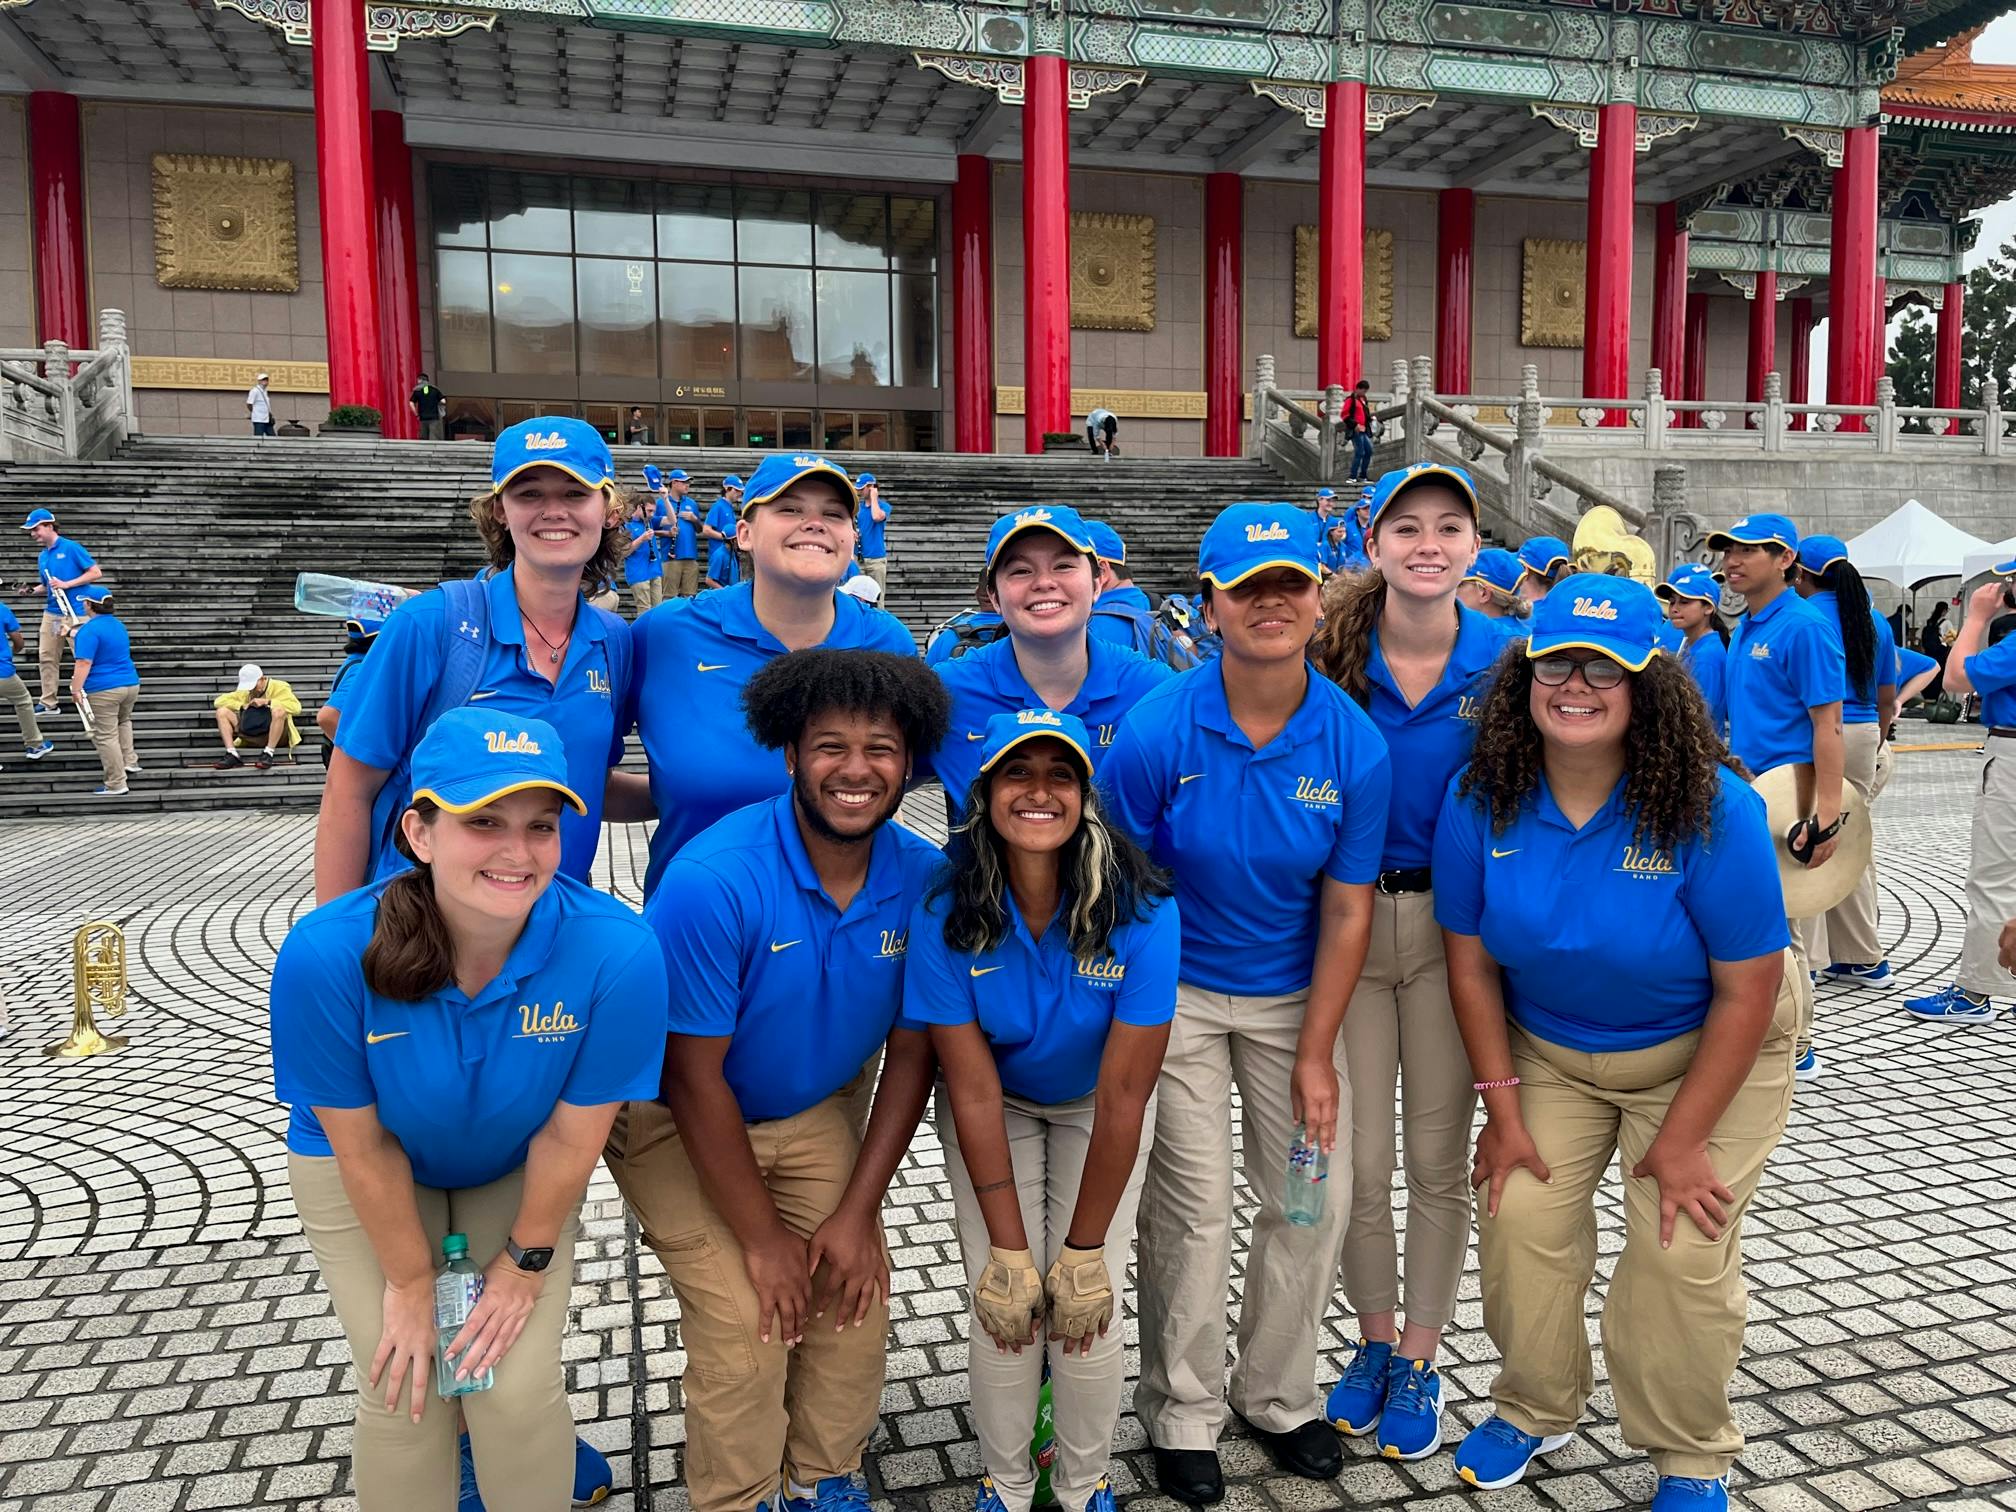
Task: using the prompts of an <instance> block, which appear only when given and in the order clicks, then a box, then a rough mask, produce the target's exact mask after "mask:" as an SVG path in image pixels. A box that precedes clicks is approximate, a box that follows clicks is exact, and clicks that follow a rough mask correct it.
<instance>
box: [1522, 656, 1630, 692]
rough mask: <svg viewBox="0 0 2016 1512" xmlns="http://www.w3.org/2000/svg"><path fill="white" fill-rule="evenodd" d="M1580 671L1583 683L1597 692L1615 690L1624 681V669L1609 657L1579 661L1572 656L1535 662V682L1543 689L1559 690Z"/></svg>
mask: <svg viewBox="0 0 2016 1512" xmlns="http://www.w3.org/2000/svg"><path fill="white" fill-rule="evenodd" d="M1577 671H1580V672H1581V674H1582V681H1583V682H1585V683H1587V684H1588V685H1589V686H1590V687H1592V688H1594V689H1596V690H1597V691H1599V692H1600V691H1602V690H1603V689H1605V688H1614V687H1616V686H1617V684H1619V683H1621V682H1622V681H1624V669H1623V667H1621V666H1619V665H1618V664H1617V663H1616V662H1614V661H1612V660H1610V658H1609V657H1607V656H1592V657H1590V658H1589V660H1587V661H1577V660H1576V659H1575V658H1574V657H1572V656H1541V657H1535V658H1534V661H1533V681H1535V682H1537V683H1539V684H1541V685H1542V686H1543V687H1548V688H1558V687H1560V686H1561V685H1562V684H1563V683H1565V682H1566V681H1568V679H1569V677H1570V676H1571V675H1572V674H1573V673H1575V672H1577Z"/></svg>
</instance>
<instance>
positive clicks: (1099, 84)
mask: <svg viewBox="0 0 2016 1512" xmlns="http://www.w3.org/2000/svg"><path fill="white" fill-rule="evenodd" d="M1147 82H1148V70H1147V69H1145V68H1100V67H1096V66H1094V65H1092V64H1087V63H1073V64H1072V65H1071V68H1070V70H1069V72H1068V73H1066V75H1065V78H1064V103H1065V104H1067V105H1069V106H1070V107H1071V109H1073V110H1083V109H1084V108H1085V107H1086V106H1087V105H1090V104H1091V103H1092V96H1094V95H1102V94H1118V93H1119V92H1120V91H1121V90H1123V89H1139V88H1140V87H1141V86H1142V85H1143V84H1146V83H1147Z"/></svg>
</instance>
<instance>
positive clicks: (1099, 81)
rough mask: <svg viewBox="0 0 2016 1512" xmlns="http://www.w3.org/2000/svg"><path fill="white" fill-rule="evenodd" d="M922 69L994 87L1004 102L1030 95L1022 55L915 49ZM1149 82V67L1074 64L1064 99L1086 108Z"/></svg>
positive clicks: (914, 56) (1020, 100)
mask: <svg viewBox="0 0 2016 1512" xmlns="http://www.w3.org/2000/svg"><path fill="white" fill-rule="evenodd" d="M910 56H911V58H912V60H913V61H915V63H916V64H917V66H918V67H919V68H931V69H936V70H937V71H938V72H939V73H941V74H943V75H945V77H946V78H948V79H950V80H952V81H953V82H954V83H956V84H970V85H972V86H973V87H974V88H975V89H985V90H991V91H992V92H993V93H994V94H995V95H996V96H998V97H999V98H1000V101H1001V103H1002V104H1003V105H1020V104H1022V103H1023V102H1024V101H1025V100H1026V99H1027V97H1028V90H1029V71H1028V70H1027V69H1026V68H1024V67H1023V66H1022V60H1021V59H1020V58H976V57H969V56H968V55H967V54H965V53H937V52H913V53H911V54H910ZM1147 82H1148V70H1146V69H1145V68H1099V67H1096V66H1094V65H1091V64H1085V63H1073V64H1072V65H1071V67H1070V68H1069V69H1068V70H1067V71H1066V73H1065V80H1064V102H1065V104H1066V105H1068V106H1069V107H1070V108H1071V109H1073V110H1083V109H1084V108H1085V107H1086V106H1087V105H1089V104H1091V103H1092V96H1094V95H1102V94H1113V93H1115V92H1117V91H1119V90H1122V89H1136V88H1139V87H1140V86H1141V85H1143V84H1146V83H1147Z"/></svg>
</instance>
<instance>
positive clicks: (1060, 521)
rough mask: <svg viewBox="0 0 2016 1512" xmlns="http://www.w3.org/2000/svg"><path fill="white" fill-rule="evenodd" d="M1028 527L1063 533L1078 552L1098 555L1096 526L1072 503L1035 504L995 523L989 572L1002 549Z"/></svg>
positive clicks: (989, 535) (990, 539)
mask: <svg viewBox="0 0 2016 1512" xmlns="http://www.w3.org/2000/svg"><path fill="white" fill-rule="evenodd" d="M1025 530H1047V531H1049V532H1050V533H1051V534H1052V535H1057V536H1062V537H1063V538H1064V541H1065V543H1066V544H1067V545H1069V546H1070V547H1071V548H1072V549H1073V550H1074V551H1082V552H1084V553H1085V554H1086V555H1087V556H1096V555H1097V554H1098V551H1097V548H1096V547H1094V546H1093V544H1092V527H1091V526H1089V525H1087V524H1086V523H1085V521H1084V520H1083V519H1082V518H1080V516H1079V514H1078V511H1077V510H1075V509H1073V508H1072V507H1071V506H1070V505H1069V504H1034V505H1031V506H1030V507H1029V508H1027V509H1018V510H1016V511H1015V513H1013V514H1011V515H1003V516H1001V518H1000V519H998V520H996V521H995V522H994V528H993V529H992V530H990V531H988V532H987V570H988V571H990V572H991V571H993V570H994V563H995V562H996V561H997V560H998V559H999V558H1000V556H1001V552H1002V549H1003V548H1004V547H1006V546H1007V544H1008V543H1009V542H1010V541H1012V540H1013V539H1014V538H1015V537H1016V536H1018V535H1020V534H1022V532H1023V531H1025Z"/></svg>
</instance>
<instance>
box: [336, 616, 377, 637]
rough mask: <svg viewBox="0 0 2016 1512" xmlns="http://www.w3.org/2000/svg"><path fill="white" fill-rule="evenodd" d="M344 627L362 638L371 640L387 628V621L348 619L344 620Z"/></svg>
mask: <svg viewBox="0 0 2016 1512" xmlns="http://www.w3.org/2000/svg"><path fill="white" fill-rule="evenodd" d="M343 628H344V629H345V630H348V631H349V632H350V633H351V634H352V635H353V636H356V637H357V638H359V639H360V640H369V639H370V638H371V637H372V636H374V635H376V634H377V633H378V632H379V631H380V630H383V629H384V628H385V621H383V620H382V619H346V620H345V621H343Z"/></svg>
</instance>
